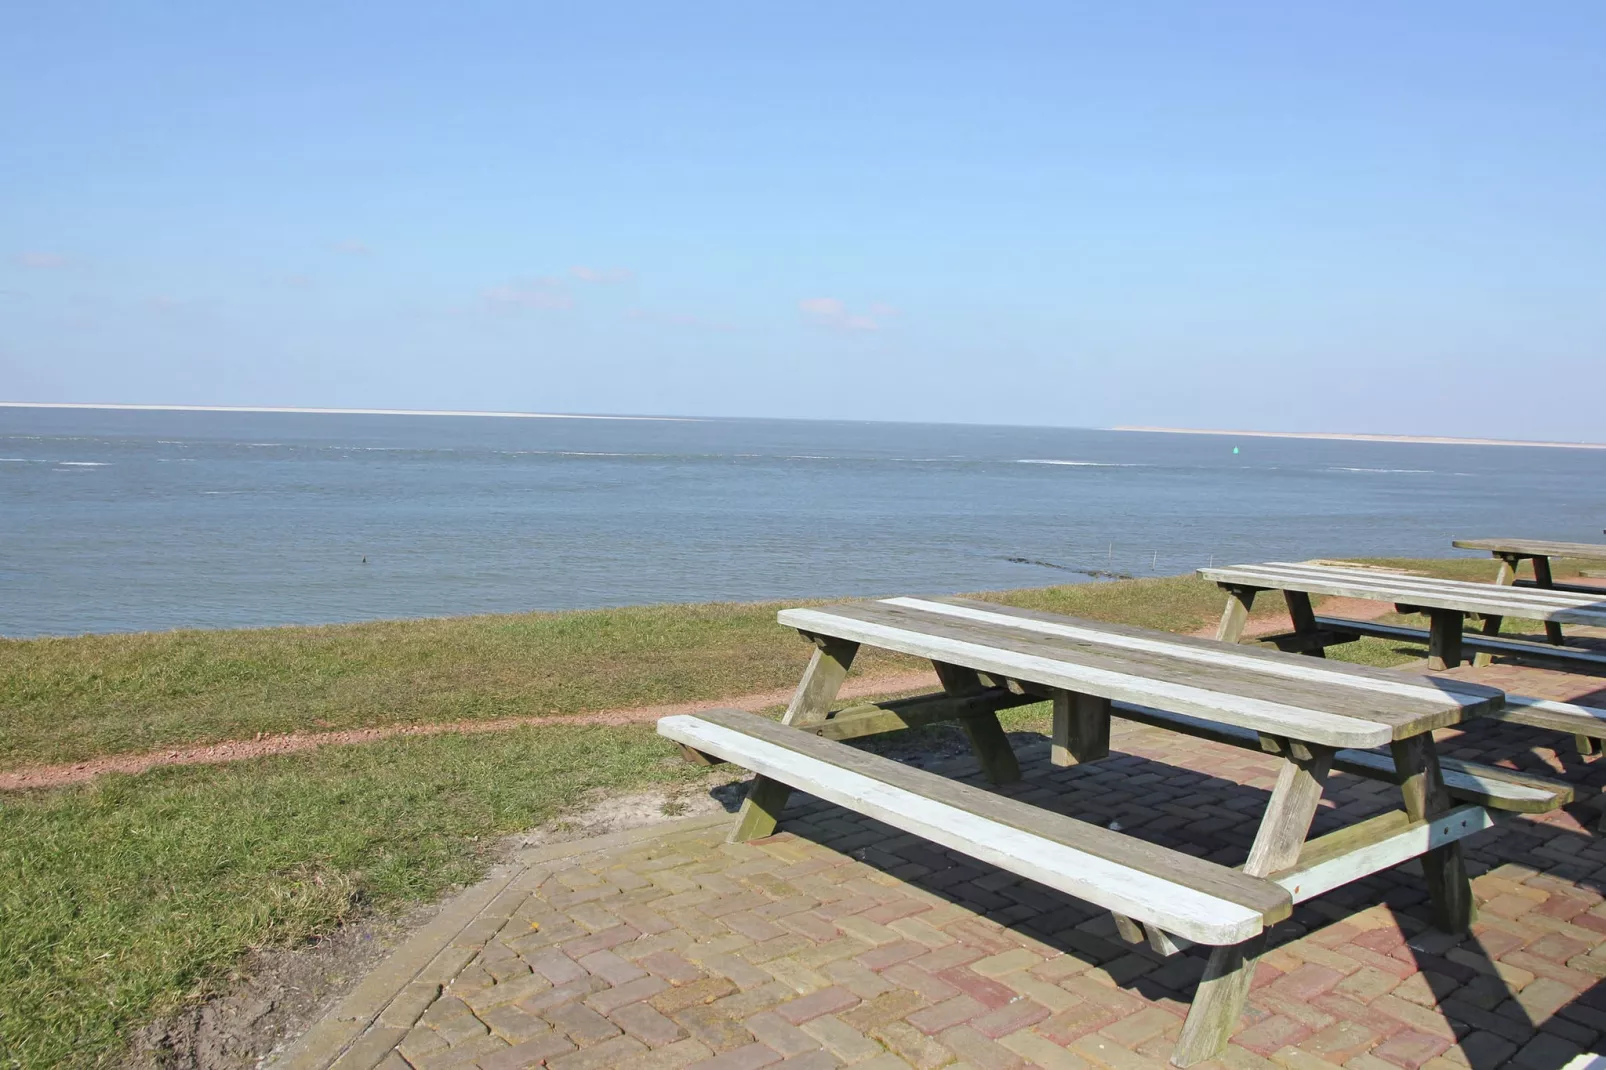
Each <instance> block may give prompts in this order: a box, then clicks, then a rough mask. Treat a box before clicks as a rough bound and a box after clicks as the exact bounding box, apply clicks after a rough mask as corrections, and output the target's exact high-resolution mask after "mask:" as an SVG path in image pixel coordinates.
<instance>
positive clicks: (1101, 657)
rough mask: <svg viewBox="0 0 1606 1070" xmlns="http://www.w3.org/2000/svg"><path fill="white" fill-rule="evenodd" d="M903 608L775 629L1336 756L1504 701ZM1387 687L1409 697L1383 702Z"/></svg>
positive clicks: (861, 609)
mask: <svg viewBox="0 0 1606 1070" xmlns="http://www.w3.org/2000/svg"><path fill="white" fill-rule="evenodd" d="M912 601H915V602H916V603H919V602H921V601H923V600H912ZM899 602H900V600H897V599H888V600H885V601H881V602H856V603H844V604H841V605H835V606H826V607H821V608H818V609H813V608H811V609H788V610H783V611H782V612H781V613H780V614H779V619H780V621H781V623H783V624H788V625H790V626H792V627H795V628H798V629H799V630H801V631H803V632H805V633H808V634H822V635H833V636H839V637H842V638H846V639H851V640H853V641H855V642H862V643H869V644H871V645H873V646H878V647H882V648H885V649H890V650H897V651H900V652H902V653H906V654H913V655H916V656H918V657H925V658H930V659H931V660H933V661H942V662H953V663H958V664H964V665H967V666H969V667H971V668H974V669H978V670H980V671H982V672H985V673H988V674H989V675H996V676H1003V677H1008V678H1013V679H1018V680H1022V681H1030V682H1032V683H1035V684H1041V685H1045V686H1048V687H1054V688H1060V689H1063V690H1066V691H1073V692H1079V693H1083V694H1091V695H1097V696H1099V697H1102V698H1110V699H1115V700H1119V701H1128V702H1138V703H1142V704H1154V705H1163V706H1165V707H1167V708H1172V709H1177V710H1181V711H1183V712H1188V713H1194V714H1197V715H1199V716H1204V717H1210V718H1212V719H1215V720H1223V721H1227V722H1228V723H1233V724H1240V725H1243V726H1245V727H1250V728H1255V729H1257V730H1261V731H1267V732H1273V733H1276V734H1279V735H1287V736H1292V737H1295V738H1299V739H1303V740H1305V741H1307V742H1310V743H1319V744H1323V745H1327V746H1335V747H1353V746H1376V745H1378V744H1381V743H1385V742H1388V741H1389V740H1390V739H1393V738H1403V737H1408V736H1411V735H1415V734H1418V733H1420V732H1422V731H1426V730H1429V729H1431V728H1436V727H1444V726H1447V725H1451V724H1455V723H1458V722H1459V721H1461V720H1462V719H1464V718H1465V717H1467V716H1472V715H1475V714H1476V713H1479V712H1481V711H1483V710H1485V709H1490V708H1493V707H1494V706H1496V705H1497V704H1498V703H1499V701H1500V697H1499V696H1500V693H1499V692H1498V691H1495V690H1494V689H1487V690H1472V689H1469V688H1468V687H1467V685H1465V684H1461V683H1456V684H1448V683H1446V682H1443V681H1438V680H1430V679H1429V678H1421V680H1420V681H1409V680H1408V678H1405V677H1400V678H1397V679H1395V680H1393V681H1388V682H1385V681H1384V680H1383V678H1381V677H1376V676H1373V675H1370V674H1356V675H1354V676H1351V675H1349V674H1347V673H1345V672H1343V671H1342V670H1334V669H1328V670H1326V675H1320V674H1318V673H1314V672H1313V668H1311V667H1307V666H1313V667H1315V668H1317V669H1319V668H1320V667H1319V666H1315V663H1314V662H1312V661H1309V660H1307V661H1306V663H1305V664H1300V665H1295V666H1292V667H1287V666H1286V665H1285V667H1284V668H1283V669H1281V670H1279V671H1276V672H1268V671H1266V669H1265V666H1266V665H1267V664H1268V663H1267V662H1266V661H1265V660H1264V659H1267V658H1272V659H1278V658H1281V659H1285V662H1292V661H1294V656H1293V655H1281V654H1277V653H1273V652H1270V651H1232V650H1225V649H1220V648H1217V649H1215V650H1207V649H1201V648H1197V647H1192V648H1190V647H1188V646H1187V645H1186V644H1183V645H1181V646H1180V647H1179V648H1178V649H1180V650H1182V651H1183V656H1181V657H1179V656H1178V655H1177V652H1176V651H1174V650H1172V649H1169V647H1168V644H1166V643H1164V642H1161V644H1160V645H1159V646H1158V647H1150V646H1145V645H1144V644H1146V643H1150V644H1152V643H1154V642H1155V639H1156V638H1157V639H1159V640H1162V641H1163V640H1168V639H1169V638H1171V637H1168V636H1165V635H1164V633H1146V634H1147V636H1148V637H1149V638H1147V639H1145V638H1142V635H1143V634H1144V633H1141V632H1139V636H1138V637H1132V636H1121V635H1120V634H1119V633H1118V632H1114V631H1109V632H1106V631H1105V630H1104V626H1103V625H1100V624H1096V623H1093V622H1086V621H1077V620H1075V619H1074V618H1058V620H1057V621H1053V622H1047V624H1046V626H1045V624H1044V622H1029V621H1024V620H1012V619H1010V618H1008V617H1003V619H996V620H995V619H980V618H978V617H976V616H974V615H969V616H967V615H965V614H963V613H961V612H956V610H963V609H964V608H965V607H956V606H952V605H949V606H940V605H939V606H937V607H936V608H933V607H932V606H930V605H918V604H917V605H913V606H911V605H906V604H899ZM1023 625H1025V626H1023ZM1055 629H1059V631H1056V630H1055ZM1078 632H1080V633H1081V634H1076V633H1078ZM1083 636H1086V638H1084V637H1083ZM1134 638H1136V639H1137V641H1133V640H1134ZM1346 668H1347V667H1346ZM1357 681H1364V682H1360V683H1358V682H1357ZM1401 681H1405V684H1404V685H1402V683H1401ZM1391 688H1392V689H1399V690H1403V691H1405V692H1406V693H1404V694H1389V693H1387V692H1388V690H1389V689H1391Z"/></svg>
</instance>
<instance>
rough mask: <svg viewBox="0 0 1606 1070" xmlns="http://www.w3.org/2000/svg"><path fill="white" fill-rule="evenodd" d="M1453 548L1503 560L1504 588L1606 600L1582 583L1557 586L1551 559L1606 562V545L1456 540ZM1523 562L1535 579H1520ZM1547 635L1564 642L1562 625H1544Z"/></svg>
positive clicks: (1501, 581)
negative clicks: (1530, 566)
mask: <svg viewBox="0 0 1606 1070" xmlns="http://www.w3.org/2000/svg"><path fill="white" fill-rule="evenodd" d="M1450 545H1451V546H1455V547H1458V548H1459V549H1462V550H1487V551H1489V553H1491V554H1493V555H1494V556H1495V557H1496V558H1497V559H1498V560H1499V561H1500V572H1499V574H1498V575H1496V576H1495V582H1496V583H1498V584H1500V585H1501V586H1503V587H1542V588H1544V589H1545V590H1547V591H1573V592H1579V593H1583V594H1596V595H1600V596H1602V597H1606V590H1602V589H1601V588H1599V587H1590V586H1587V585H1585V584H1582V583H1557V582H1556V581H1555V579H1554V578H1553V577H1552V576H1551V574H1550V559H1551V558H1552V557H1573V558H1581V559H1583V560H1585V561H1606V545H1603V544H1601V543H1592V542H1552V541H1550V540H1547V539H1455V540H1453V541H1452V542H1451V543H1450ZM1524 561H1531V562H1533V573H1534V576H1533V579H1531V580H1519V579H1518V578H1517V570H1518V569H1519V568H1520V567H1521V566H1522V563H1523V562H1524ZM1545 636H1546V638H1548V639H1549V640H1550V641H1551V642H1552V643H1554V644H1555V645H1556V646H1560V645H1561V643H1562V635H1561V625H1560V624H1556V623H1552V622H1550V621H1547V622H1545Z"/></svg>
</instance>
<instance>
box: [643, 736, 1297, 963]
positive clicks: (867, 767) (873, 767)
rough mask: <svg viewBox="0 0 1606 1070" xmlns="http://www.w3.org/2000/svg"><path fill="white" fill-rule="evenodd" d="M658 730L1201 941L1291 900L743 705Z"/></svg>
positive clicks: (1253, 882) (1240, 927)
mask: <svg viewBox="0 0 1606 1070" xmlns="http://www.w3.org/2000/svg"><path fill="white" fill-rule="evenodd" d="M658 732H659V734H660V735H663V736H665V737H667V738H669V739H672V740H675V741H676V742H678V743H684V744H686V745H687V746H691V747H695V748H696V749H698V750H701V751H705V752H707V753H711V754H717V755H719V756H720V757H722V758H724V759H725V760H727V761H731V762H735V763H736V764H738V765H741V766H744V767H746V768H749V769H754V770H756V771H758V772H760V773H762V774H763V775H765V776H767V777H770V778H773V779H776V780H785V781H786V782H788V783H790V784H791V785H792V786H793V787H796V788H798V789H801V790H803V791H807V792H809V793H810V794H812V795H815V796H817V797H819V798H821V799H825V800H826V801H828V802H833V803H836V804H838V805H841V806H846V807H848V808H849V809H852V810H854V811H856V812H858V813H862V814H867V815H869V816H871V817H874V818H876V819H877V820H880V821H884V822H886V823H887V824H889V825H892V826H893V827H894V828H899V829H902V830H904V831H906V832H912V833H914V834H916V835H918V836H922V837H924V838H926V839H929V840H931V841H932V842H934V843H939V844H942V845H943V846H945V847H950V848H953V849H954V850H958V851H963V852H965V853H966V854H969V855H970V856H972V857H974V858H977V859H980V860H981V861H984V862H987V863H990V864H993V865H997V866H1000V867H1001V868H1004V869H1007V870H1009V871H1010V872H1012V873H1018V874H1020V875H1021V876H1024V877H1027V878H1029V879H1031V880H1035V881H1037V882H1038V883H1040V884H1044V885H1047V886H1048V887H1052V888H1057V889H1059V890H1060V891H1063V892H1066V893H1068V894H1070V895H1073V896H1076V897H1077V898H1079V899H1083V900H1085V901H1087V902H1089V903H1093V904H1095V905H1098V906H1101V907H1104V908H1105V909H1107V910H1112V911H1115V912H1117V913H1120V914H1124V915H1126V916H1128V917H1130V918H1134V919H1137V920H1139V921H1142V922H1144V923H1145V924H1155V925H1158V926H1159V927H1160V928H1162V929H1164V930H1166V931H1167V932H1175V933H1179V934H1180V935H1182V936H1185V937H1187V938H1188V939H1190V940H1195V941H1197V942H1199V943H1205V944H1220V943H1234V942H1237V941H1240V940H1244V939H1247V938H1248V937H1250V936H1253V935H1255V934H1256V933H1259V932H1261V931H1262V930H1263V929H1264V928H1265V926H1266V925H1268V924H1272V923H1275V922H1276V921H1279V920H1281V919H1282V918H1284V917H1287V916H1288V913H1289V912H1290V910H1291V909H1292V907H1291V905H1290V900H1289V896H1288V893H1287V892H1286V891H1284V890H1283V889H1282V888H1281V887H1279V886H1277V885H1275V884H1273V883H1271V882H1270V881H1264V880H1259V879H1256V878H1253V877H1248V876H1245V875H1244V874H1241V873H1237V872H1236V871H1234V870H1231V869H1228V868H1227V867H1225V866H1218V865H1215V864H1213V863H1210V862H1205V861H1203V860H1201V859H1198V858H1193V857H1192V856H1189V855H1185V854H1182V853H1180V852H1177V851H1171V850H1168V849H1166V848H1163V847H1158V846H1156V845H1154V844H1149V843H1145V842H1143V841H1141V840H1137V839H1134V838H1132V837H1130V836H1125V835H1122V834H1121V833H1118V832H1112V831H1110V830H1109V829H1105V828H1101V827H1100V826H1098V825H1093V824H1089V823H1088V822H1085V821H1077V820H1076V819H1074V818H1070V817H1065V816H1064V815H1061V814H1056V813H1053V812H1051V811H1047V810H1043V809H1041V808H1039V807H1036V806H1032V805H1029V804H1027V803H1022V802H1017V801H1015V800H1013V799H1008V798H1004V797H1003V796H999V795H995V794H993V793H992V792H989V791H984V790H982V789H980V788H975V787H971V786H970V785H968V784H961V783H958V782H955V781H952V780H948V779H947V778H945V777H941V776H938V775H936V774H934V773H928V772H926V771H924V770H921V769H913V768H910V767H908V766H904V765H900V764H899V763H897V762H894V761H891V760H889V759H887V758H883V757H880V756H879V755H875V754H868V753H865V752H863V751H859V750H855V749H854V748H852V747H849V746H846V745H845V744H841V743H834V742H832V741H830V740H824V739H818V738H816V737H814V736H812V735H809V734H807V733H804V732H798V731H795V730H793V729H790V728H786V727H784V726H782V725H779V724H777V723H776V722H774V721H770V720H767V719H766V718H763V717H758V716H756V715H754V714H750V713H744V712H742V711H740V710H711V711H708V712H706V713H702V714H697V715H695V716H694V715H689V714H683V715H676V716H672V717H665V718H662V719H661V720H659V722H658Z"/></svg>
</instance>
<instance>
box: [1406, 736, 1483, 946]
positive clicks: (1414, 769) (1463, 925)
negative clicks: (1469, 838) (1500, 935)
mask: <svg viewBox="0 0 1606 1070" xmlns="http://www.w3.org/2000/svg"><path fill="white" fill-rule="evenodd" d="M1389 746H1390V749H1392V750H1393V752H1394V768H1395V773H1396V774H1397V775H1398V777H1399V782H1400V795H1401V797H1402V798H1403V799H1404V800H1405V812H1406V813H1407V814H1409V815H1410V817H1411V820H1412V821H1432V820H1434V819H1436V818H1438V817H1440V816H1441V815H1443V814H1444V813H1446V812H1447V811H1449V809H1450V793H1449V791H1448V790H1447V788H1446V787H1445V783H1444V777H1443V774H1442V773H1441V772H1440V770H1439V753H1438V751H1437V750H1435V749H1434V746H1433V737H1432V736H1431V735H1422V736H1417V737H1416V738H1414V739H1397V740H1395V741H1394V742H1393V743H1391V744H1390V745H1389ZM1421 857H1422V872H1423V874H1424V875H1425V876H1426V877H1427V885H1428V898H1429V899H1430V900H1431V902H1432V905H1433V920H1434V924H1436V925H1437V926H1438V927H1439V928H1440V929H1442V930H1443V931H1445V932H1448V933H1462V932H1466V931H1468V930H1469V929H1470V928H1471V927H1472V917H1473V902H1472V879H1471V877H1470V876H1469V875H1468V874H1467V866H1466V861H1465V859H1464V858H1463V857H1462V855H1461V844H1460V843H1459V842H1456V841H1452V842H1449V843H1443V844H1440V845H1439V846H1437V847H1433V848H1431V849H1430V850H1428V851H1427V852H1425V853H1424V854H1423V855H1422V856H1421Z"/></svg>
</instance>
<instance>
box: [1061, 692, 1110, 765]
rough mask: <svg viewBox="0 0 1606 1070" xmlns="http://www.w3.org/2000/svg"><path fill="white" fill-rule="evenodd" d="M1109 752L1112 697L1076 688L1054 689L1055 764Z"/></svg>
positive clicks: (1091, 759) (1089, 759)
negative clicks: (1072, 689) (1089, 693)
mask: <svg viewBox="0 0 1606 1070" xmlns="http://www.w3.org/2000/svg"><path fill="white" fill-rule="evenodd" d="M1109 755H1110V700H1109V699H1107V698H1099V697H1097V696H1096V695H1083V694H1080V693H1078V692H1075V691H1056V692H1054V746H1053V750H1052V751H1051V752H1050V756H1049V760H1050V761H1051V762H1053V763H1054V764H1055V765H1081V764H1082V763H1084V762H1096V761H1098V760H1099V759H1100V758H1107V757H1109Z"/></svg>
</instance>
